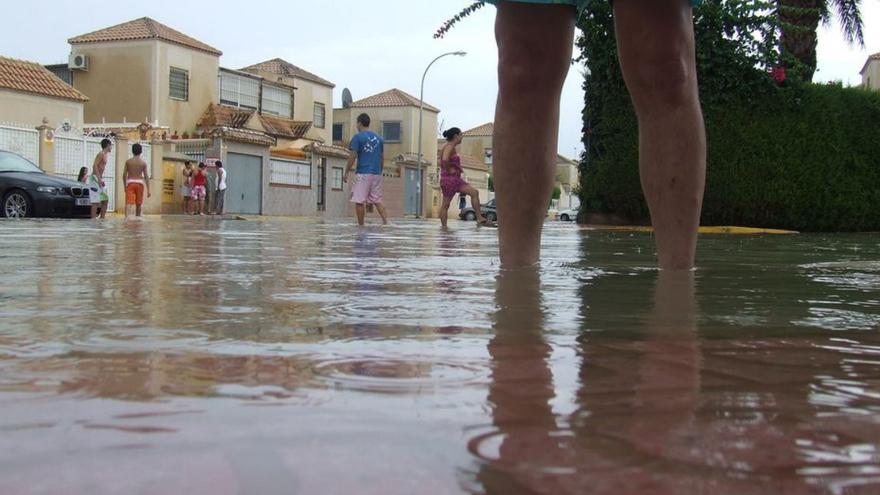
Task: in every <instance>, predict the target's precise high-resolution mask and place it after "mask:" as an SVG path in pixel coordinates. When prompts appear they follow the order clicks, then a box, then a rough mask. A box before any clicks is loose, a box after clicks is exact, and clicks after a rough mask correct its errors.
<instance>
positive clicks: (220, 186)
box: [217, 167, 226, 191]
mask: <svg viewBox="0 0 880 495" xmlns="http://www.w3.org/2000/svg"><path fill="white" fill-rule="evenodd" d="M217 190H218V191H225V190H226V169H225V168H219V167H218V168H217Z"/></svg>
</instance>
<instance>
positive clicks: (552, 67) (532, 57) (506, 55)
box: [498, 44, 571, 97]
mask: <svg viewBox="0 0 880 495" xmlns="http://www.w3.org/2000/svg"><path fill="white" fill-rule="evenodd" d="M517 47H519V48H523V49H524V50H522V51H520V50H519V49H518V48H517ZM516 52H519V53H516ZM570 63H571V58H570V57H565V56H560V54H559V53H547V52H545V51H542V50H535V49H534V48H533V47H525V46H523V45H522V44H515V46H514V47H508V49H500V50H499V58H498V91H499V93H500V94H501V95H502V96H504V95H507V94H510V95H516V96H518V97H522V96H523V95H528V94H532V93H535V94H543V93H546V92H547V91H548V90H549V89H552V88H556V87H559V88H561V87H562V84H563V83H564V82H565V76H566V74H567V72H568V66H569V64H570Z"/></svg>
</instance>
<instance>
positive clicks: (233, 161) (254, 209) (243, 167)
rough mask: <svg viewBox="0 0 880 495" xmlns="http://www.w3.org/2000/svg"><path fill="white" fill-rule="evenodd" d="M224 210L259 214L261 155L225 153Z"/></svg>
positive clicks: (261, 198)
mask: <svg viewBox="0 0 880 495" xmlns="http://www.w3.org/2000/svg"><path fill="white" fill-rule="evenodd" d="M223 166H224V168H226V172H227V173H228V174H229V175H228V180H227V184H226V211H227V212H229V213H243V214H246V215H259V214H260V213H261V212H262V204H263V157H261V156H254V155H243V154H240V153H227V154H226V163H224V164H223Z"/></svg>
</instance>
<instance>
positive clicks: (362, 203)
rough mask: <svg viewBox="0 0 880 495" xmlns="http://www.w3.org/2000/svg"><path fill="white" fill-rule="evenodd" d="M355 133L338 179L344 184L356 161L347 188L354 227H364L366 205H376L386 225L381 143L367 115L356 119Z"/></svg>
mask: <svg viewBox="0 0 880 495" xmlns="http://www.w3.org/2000/svg"><path fill="white" fill-rule="evenodd" d="M357 129H358V133H357V134H355V135H354V136H353V137H352V138H351V144H350V145H349V149H350V150H351V154H350V155H349V158H348V166H347V167H346V169H345V174H344V175H343V177H342V181H343V182H348V175H349V172H351V170H352V169H353V168H354V165H355V161H356V162H357V173H356V174H355V180H354V186H353V187H352V188H351V202H352V203H354V204H355V213H356V214H357V222H358V225H360V226H363V225H364V217H365V216H366V214H367V211H366V205H367V204H374V205H376V210H378V211H379V216H381V217H382V224H383V225H387V224H388V214H387V212H386V211H385V206H384V205H383V204H382V169H383V167H384V165H385V142H384V141H383V140H382V137H381V136H379V135H378V134H376V133H375V132H373V131H371V130H370V116H369V115H367V114H365V113H362V114H360V115H358V118H357Z"/></svg>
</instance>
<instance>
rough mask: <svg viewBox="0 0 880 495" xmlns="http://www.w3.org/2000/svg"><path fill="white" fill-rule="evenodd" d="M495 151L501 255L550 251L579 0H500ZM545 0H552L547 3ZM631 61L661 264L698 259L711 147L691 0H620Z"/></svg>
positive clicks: (620, 26)
mask: <svg viewBox="0 0 880 495" xmlns="http://www.w3.org/2000/svg"><path fill="white" fill-rule="evenodd" d="M494 3H496V4H497V7H498V15H497V18H496V22H495V37H496V41H497V43H498V103H497V107H496V110H495V137H494V140H495V143H494V155H495V156H494V158H495V160H496V162H497V163H504V164H508V165H507V166H503V167H497V170H496V172H495V183H496V200H497V202H498V213H499V217H500V218H501V222H502V224H503V225H502V227H503V228H502V230H501V232H499V245H500V251H501V253H500V254H501V263H502V264H503V265H506V266H522V265H530V264H533V263H536V262H537V261H538V257H539V255H540V242H541V229H542V227H543V223H544V212H545V211H546V208H547V205H548V204H550V197H551V194H552V190H553V184H554V182H555V159H556V149H557V141H558V134H559V102H560V95H561V91H562V85H563V83H564V81H565V76H566V74H567V72H568V69H569V66H570V64H571V51H572V43H573V40H574V24H575V9H574V8H572V7H573V6H576V5H578V4H579V3H580V2H579V1H578V0H568V1H565V0H560V1H559V2H556V3H558V4H557V5H547V3H548V2H547V1H545V2H539V1H538V0H531V1H497V2H494ZM542 4H543V5H542ZM614 12H615V19H616V26H617V38H618V44H619V52H620V60H621V68H622V69H623V73H624V79H625V80H626V82H627V87H628V88H629V90H630V93H631V96H632V99H633V104H634V106H635V108H636V114H637V115H638V120H639V136H640V137H639V150H640V171H641V177H642V186H643V189H644V190H645V194H646V198H647V201H648V205H649V208H650V210H651V219H652V222H653V224H654V228H655V232H656V239H657V251H658V254H659V261H660V267H661V268H665V269H688V268H691V267H692V266H693V262H694V252H695V249H696V235H697V227H698V225H699V214H700V207H701V204H702V194H703V183H704V181H705V160H706V145H705V131H704V129H703V121H702V114H701V111H700V106H699V100H698V97H697V81H696V68H695V60H694V34H693V25H692V7H691V4H690V2H689V1H688V0H616V1H615V2H614Z"/></svg>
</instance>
